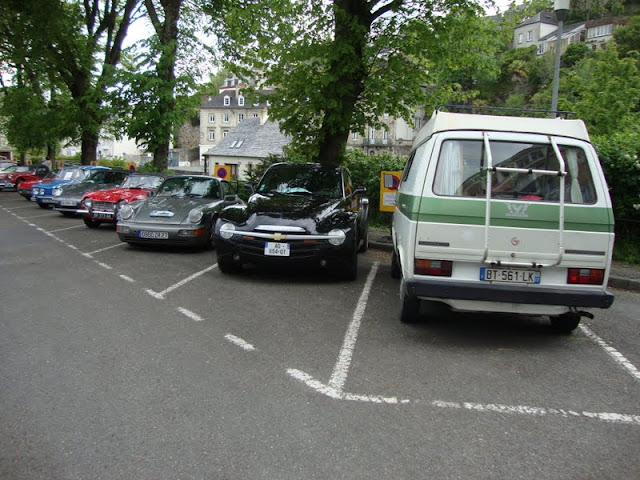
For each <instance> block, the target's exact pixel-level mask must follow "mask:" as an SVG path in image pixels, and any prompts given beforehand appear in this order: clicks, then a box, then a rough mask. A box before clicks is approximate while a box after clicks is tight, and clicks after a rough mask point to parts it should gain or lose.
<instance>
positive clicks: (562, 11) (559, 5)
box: [551, 0, 570, 118]
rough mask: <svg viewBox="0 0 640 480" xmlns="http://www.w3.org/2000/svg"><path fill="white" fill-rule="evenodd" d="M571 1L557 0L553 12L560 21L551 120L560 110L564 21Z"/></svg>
mask: <svg viewBox="0 0 640 480" xmlns="http://www.w3.org/2000/svg"><path fill="white" fill-rule="evenodd" d="M569 1H570V0H555V2H554V3H553V10H554V11H555V12H556V18H557V19H558V30H557V35H556V36H557V38H556V63H555V67H554V69H553V93H552V94H551V118H556V112H557V110H558V83H560V56H561V55H562V51H561V50H562V30H563V27H564V21H565V20H566V19H567V16H568V15H569Z"/></svg>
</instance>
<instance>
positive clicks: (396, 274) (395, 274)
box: [391, 250, 402, 278]
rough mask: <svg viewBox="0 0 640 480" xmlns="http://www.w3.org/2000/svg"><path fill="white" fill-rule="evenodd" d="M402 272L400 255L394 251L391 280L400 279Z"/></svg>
mask: <svg viewBox="0 0 640 480" xmlns="http://www.w3.org/2000/svg"><path fill="white" fill-rule="evenodd" d="M401 275H402V271H401V270H400V261H399V260H398V253H397V252H396V251H395V250H394V251H393V254H392V255H391V278H400V276H401Z"/></svg>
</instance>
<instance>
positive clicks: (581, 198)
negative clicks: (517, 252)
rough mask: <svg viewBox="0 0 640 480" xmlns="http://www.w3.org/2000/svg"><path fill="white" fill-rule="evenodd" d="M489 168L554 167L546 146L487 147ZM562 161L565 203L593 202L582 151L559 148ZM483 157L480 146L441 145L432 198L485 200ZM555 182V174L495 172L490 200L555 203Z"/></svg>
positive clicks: (557, 181) (476, 143)
mask: <svg viewBox="0 0 640 480" xmlns="http://www.w3.org/2000/svg"><path fill="white" fill-rule="evenodd" d="M489 145H490V147H491V154H492V160H493V166H495V167H507V168H522V169H533V170H549V171H555V172H557V171H558V170H559V169H560V163H559V162H558V159H557V158H556V155H555V152H554V150H553V147H552V146H551V145H550V144H531V143H517V142H498V141H492V142H490V144H489ZM559 149H560V153H561V155H562V158H563V159H564V162H565V169H566V172H567V175H566V177H565V202H566V203H573V204H593V203H595V202H596V194H595V188H594V185H593V178H592V176H591V171H590V169H589V163H588V161H587V157H586V155H585V152H584V150H582V149H581V148H577V147H570V146H559ZM486 163H487V162H486V152H484V143H483V142H482V141H479V140H477V141H472V140H447V141H445V142H443V143H442V147H441V150H440V156H439V159H438V167H437V170H436V176H435V180H434V184H433V192H434V193H435V194H436V195H443V196H454V197H484V196H486V184H487V172H486V169H485V166H486ZM559 191H560V178H559V177H558V176H557V175H547V174H540V173H525V172H501V171H498V172H495V173H493V174H492V177H491V197H492V198H498V199H512V200H522V201H540V202H558V201H559V199H560V193H559Z"/></svg>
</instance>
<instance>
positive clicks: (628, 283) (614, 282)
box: [369, 240, 640, 292]
mask: <svg viewBox="0 0 640 480" xmlns="http://www.w3.org/2000/svg"><path fill="white" fill-rule="evenodd" d="M369 248H375V249H377V250H383V251H386V252H390V251H392V250H393V244H392V243H387V242H376V241H371V240H370V241H369ZM607 286H608V287H611V288H619V289H621V290H631V291H633V292H640V280H634V279H632V278H625V277H621V276H619V275H609V283H608V284H607Z"/></svg>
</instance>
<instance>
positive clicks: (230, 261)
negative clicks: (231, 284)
mask: <svg viewBox="0 0 640 480" xmlns="http://www.w3.org/2000/svg"><path fill="white" fill-rule="evenodd" d="M251 187H252V188H253V191H254V193H253V194H252V195H251V197H250V198H249V200H248V202H247V205H233V206H229V207H226V208H224V209H223V210H222V211H221V212H220V216H219V218H218V220H217V222H216V227H215V245H216V254H217V258H218V267H219V268H220V270H221V271H222V272H224V273H233V272H237V271H239V270H240V269H241V267H242V265H243V264H248V263H263V264H265V263H266V264H272V265H281V264H283V263H295V264H300V263H302V262H306V263H308V264H312V265H318V266H320V267H326V268H330V269H332V270H333V271H334V272H335V273H336V274H337V275H338V276H340V277H342V278H345V279H350V280H353V279H355V278H356V276H357V273H358V257H357V253H358V252H359V251H361V252H362V251H365V250H366V249H367V247H368V227H367V216H368V211H369V201H368V199H367V198H363V197H362V194H363V193H364V192H365V189H364V188H355V189H354V187H353V185H352V183H351V176H350V175H349V172H348V170H346V169H345V168H343V167H331V168H329V167H322V166H320V165H318V164H313V163H276V164H274V165H272V166H271V167H269V169H268V170H267V171H266V172H265V174H264V175H263V177H262V179H261V180H260V182H259V183H258V185H257V186H256V187H255V188H254V187H253V185H251Z"/></svg>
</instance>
